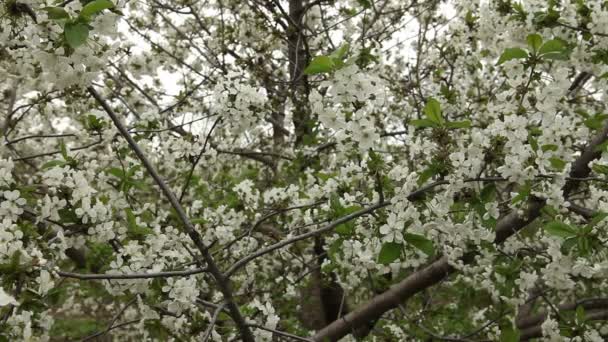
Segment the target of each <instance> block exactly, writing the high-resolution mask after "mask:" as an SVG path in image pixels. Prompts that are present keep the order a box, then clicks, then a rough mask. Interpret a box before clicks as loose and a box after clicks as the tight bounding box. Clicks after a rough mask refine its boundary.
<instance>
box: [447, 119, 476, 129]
mask: <svg viewBox="0 0 608 342" xmlns="http://www.w3.org/2000/svg"><path fill="white" fill-rule="evenodd" d="M445 126H446V127H447V128H470V127H471V121H469V120H463V121H452V122H448V123H446V124H445Z"/></svg>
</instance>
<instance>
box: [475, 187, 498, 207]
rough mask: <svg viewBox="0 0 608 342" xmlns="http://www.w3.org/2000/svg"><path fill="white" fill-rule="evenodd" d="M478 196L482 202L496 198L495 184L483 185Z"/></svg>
mask: <svg viewBox="0 0 608 342" xmlns="http://www.w3.org/2000/svg"><path fill="white" fill-rule="evenodd" d="M479 197H480V198H481V201H482V202H483V203H488V202H492V201H493V200H494V199H495V198H496V186H495V185H494V184H489V185H487V186H485V187H484V188H483V189H482V190H481V193H480V194H479Z"/></svg>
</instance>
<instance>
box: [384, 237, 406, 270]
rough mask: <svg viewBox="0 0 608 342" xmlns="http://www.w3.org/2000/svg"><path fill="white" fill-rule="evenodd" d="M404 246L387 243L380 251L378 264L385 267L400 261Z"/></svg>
mask: <svg viewBox="0 0 608 342" xmlns="http://www.w3.org/2000/svg"><path fill="white" fill-rule="evenodd" d="M402 249H403V245H402V244H400V243H396V242H385V243H384V244H383V245H382V248H381V249H380V254H379V255H378V262H379V263H381V264H383V265H388V264H390V263H391V262H393V261H395V260H397V259H399V256H400V255H401V250H402Z"/></svg>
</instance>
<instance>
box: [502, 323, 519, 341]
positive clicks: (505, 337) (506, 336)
mask: <svg viewBox="0 0 608 342" xmlns="http://www.w3.org/2000/svg"><path fill="white" fill-rule="evenodd" d="M519 339H520V333H519V330H517V329H513V327H512V326H510V325H509V326H505V327H502V328H501V329H500V342H519Z"/></svg>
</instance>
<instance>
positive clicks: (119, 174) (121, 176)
mask: <svg viewBox="0 0 608 342" xmlns="http://www.w3.org/2000/svg"><path fill="white" fill-rule="evenodd" d="M106 173H107V174H110V175H112V176H114V177H116V178H118V179H124V178H125V173H124V172H123V171H122V170H121V169H119V168H117V167H111V168H109V169H107V170H106Z"/></svg>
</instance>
